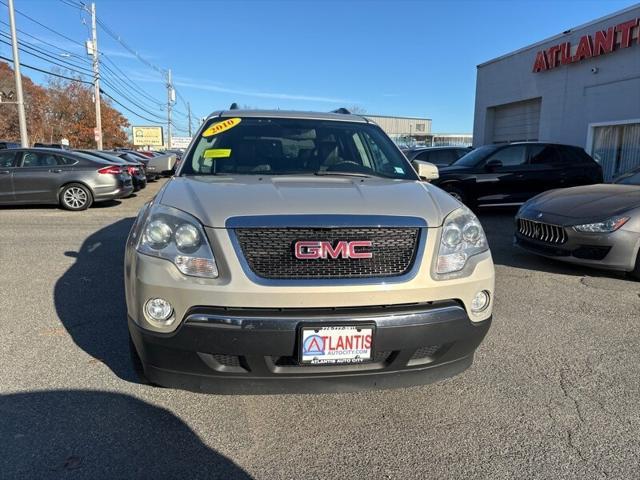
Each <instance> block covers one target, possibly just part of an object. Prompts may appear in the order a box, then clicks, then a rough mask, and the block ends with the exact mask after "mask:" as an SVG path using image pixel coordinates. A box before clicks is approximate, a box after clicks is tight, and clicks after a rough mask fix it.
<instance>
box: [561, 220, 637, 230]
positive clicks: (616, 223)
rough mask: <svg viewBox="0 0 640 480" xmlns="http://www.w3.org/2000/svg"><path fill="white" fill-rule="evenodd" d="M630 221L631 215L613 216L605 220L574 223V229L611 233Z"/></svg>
mask: <svg viewBox="0 0 640 480" xmlns="http://www.w3.org/2000/svg"><path fill="white" fill-rule="evenodd" d="M628 221H629V217H612V218H609V219H607V220H605V221H604V222H596V223H585V224H584V225H574V227H573V229H574V230H577V231H578V232H585V233H611V232H615V231H616V230H618V229H619V228H620V227H621V226H623V225H624V224H625V223H627V222H628Z"/></svg>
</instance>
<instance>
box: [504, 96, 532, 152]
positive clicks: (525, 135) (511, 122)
mask: <svg viewBox="0 0 640 480" xmlns="http://www.w3.org/2000/svg"><path fill="white" fill-rule="evenodd" d="M540 103H541V99H540V98H534V99H533V100H526V101H524V102H516V103H508V104H505V105H500V106H497V107H493V110H494V112H493V137H492V141H493V143H504V142H522V141H525V140H538V130H539V128H540Z"/></svg>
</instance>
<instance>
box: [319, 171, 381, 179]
mask: <svg viewBox="0 0 640 480" xmlns="http://www.w3.org/2000/svg"><path fill="white" fill-rule="evenodd" d="M313 174H314V175H316V176H318V177H324V176H332V175H336V176H339V177H364V178H371V177H372V176H373V175H369V174H366V173H357V172H327V171H324V172H320V171H319V172H314V173H313Z"/></svg>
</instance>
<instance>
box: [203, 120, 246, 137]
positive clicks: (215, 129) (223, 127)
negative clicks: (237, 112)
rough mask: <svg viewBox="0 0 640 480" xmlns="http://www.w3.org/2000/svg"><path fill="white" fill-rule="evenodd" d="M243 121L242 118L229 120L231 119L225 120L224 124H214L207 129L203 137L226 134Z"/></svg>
mask: <svg viewBox="0 0 640 480" xmlns="http://www.w3.org/2000/svg"><path fill="white" fill-rule="evenodd" d="M241 120H242V119H241V118H229V119H227V120H225V121H224V122H218V123H214V124H213V125H211V126H210V127H209V128H207V129H206V130H205V131H204V133H203V134H202V136H203V137H212V136H214V135H217V134H219V133H222V132H226V131H227V130H229V129H230V128H233V127H235V126H236V125H238V124H239V123H240V121H241Z"/></svg>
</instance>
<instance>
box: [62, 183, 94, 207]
mask: <svg viewBox="0 0 640 480" xmlns="http://www.w3.org/2000/svg"><path fill="white" fill-rule="evenodd" d="M59 201H60V206H61V207H62V208H64V209H66V210H72V211H75V212H78V211H80V210H86V209H87V208H89V207H90V206H91V204H92V203H93V195H92V194H91V191H90V190H89V189H88V188H87V187H85V186H84V185H82V184H81V183H70V184H68V185H65V186H64V187H62V190H61V191H60V197H59Z"/></svg>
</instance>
